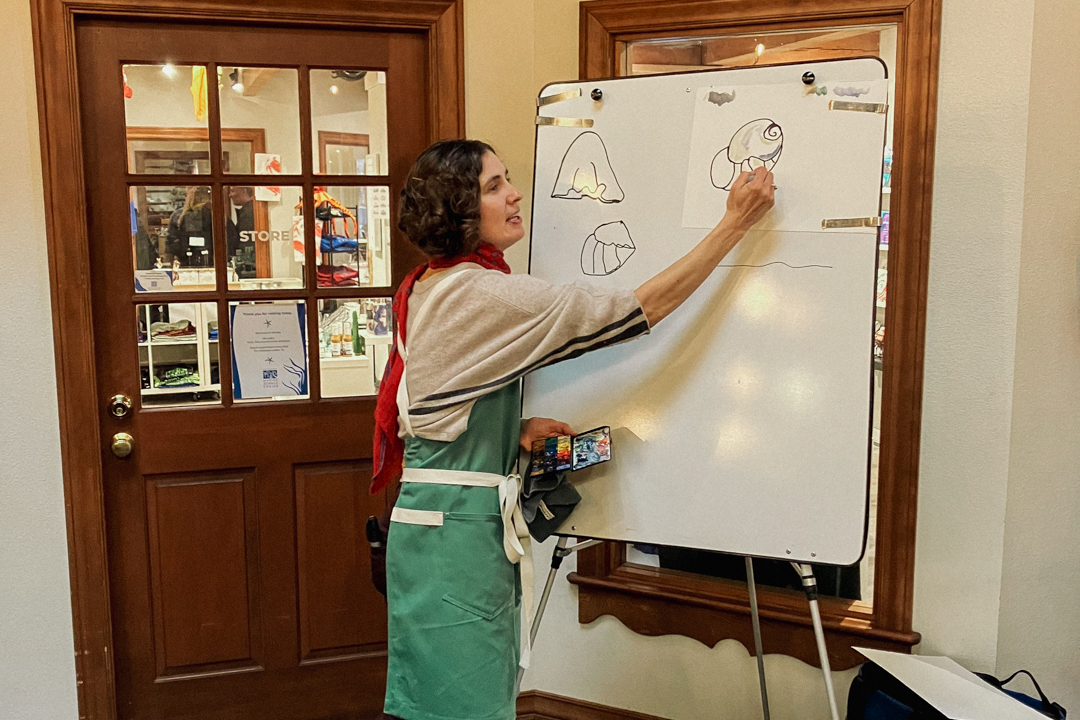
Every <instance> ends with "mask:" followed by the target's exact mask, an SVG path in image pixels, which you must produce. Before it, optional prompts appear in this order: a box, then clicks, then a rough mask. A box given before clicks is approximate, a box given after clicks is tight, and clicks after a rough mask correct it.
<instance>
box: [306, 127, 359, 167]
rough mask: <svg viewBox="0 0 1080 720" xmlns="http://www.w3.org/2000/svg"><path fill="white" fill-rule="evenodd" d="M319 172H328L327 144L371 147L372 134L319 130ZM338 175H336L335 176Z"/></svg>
mask: <svg viewBox="0 0 1080 720" xmlns="http://www.w3.org/2000/svg"><path fill="white" fill-rule="evenodd" d="M317 134H318V137H319V172H320V173H321V174H324V175H325V174H326V146H327V145H349V146H352V147H366V148H368V150H370V149H371V136H370V135H364V134H363V133H349V132H333V131H332V130H319V131H318V133H317ZM334 177H336V176H334Z"/></svg>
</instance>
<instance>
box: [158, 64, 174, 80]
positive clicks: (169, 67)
mask: <svg viewBox="0 0 1080 720" xmlns="http://www.w3.org/2000/svg"><path fill="white" fill-rule="evenodd" d="M161 72H163V73H165V74H166V75H168V76H169V77H176V66H175V65H173V64H172V63H165V64H164V65H162V66H161Z"/></svg>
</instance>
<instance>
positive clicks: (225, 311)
mask: <svg viewBox="0 0 1080 720" xmlns="http://www.w3.org/2000/svg"><path fill="white" fill-rule="evenodd" d="M76 41H77V44H76V52H77V57H78V72H79V87H80V103H81V115H82V128H83V146H84V159H85V167H86V183H85V185H86V188H87V220H88V227H89V242H90V263H91V266H90V283H91V297H92V309H93V323H94V348H95V357H94V362H95V368H96V375H97V378H96V383H97V387H98V388H99V391H100V393H101V394H102V395H103V398H104V399H107V398H109V397H111V396H114V395H117V396H124V397H126V398H129V399H130V400H131V403H132V407H131V409H130V410H129V411H126V412H125V410H124V409H123V407H122V403H121V404H119V405H110V404H109V403H108V402H106V403H103V409H102V413H101V417H100V423H101V429H100V432H101V437H102V438H103V439H104V440H105V443H104V445H105V447H104V448H103V461H102V462H103V468H104V512H105V527H106V544H107V549H108V565H109V568H108V569H109V592H110V598H111V613H112V627H113V646H112V648H111V650H112V652H113V654H114V655H113V661H114V666H115V687H116V698H117V714H118V717H120V718H155V719H157V718H199V719H200V720H212V719H214V718H298V719H299V718H370V717H375V716H377V715H378V714H379V712H380V710H381V706H382V698H383V691H384V684H385V673H386V662H385V647H386V645H385V642H386V610H385V604H384V601H383V598H382V597H381V596H380V595H378V593H376V592H375V590H374V589H373V588H372V586H371V584H370V581H369V579H368V573H369V567H368V560H367V543H366V541H365V539H364V533H363V525H364V521H365V520H366V518H367V517H368V516H369V515H372V514H378V513H379V512H380V511H381V509H382V503H383V502H384V499H383V498H382V497H378V498H372V497H370V496H369V495H368V492H367V488H368V484H369V482H370V478H371V461H370V456H371V450H370V446H371V440H370V439H371V435H372V428H373V426H372V412H373V408H374V398H373V397H372V395H371V392H372V388H373V387H374V385H375V383H376V382H377V380H378V377H379V375H380V374H381V373H380V371H381V369H382V368H381V367H376V362H375V355H376V352H375V351H376V350H378V349H380V348H385V345H386V343H387V342H388V338H387V335H386V334H385V333H383V332H380V330H381V328H380V327H374V328H373V329H370V330H369V329H368V328H367V325H368V323H367V319H368V318H367V315H366V314H365V308H368V309H370V308H372V307H376V308H377V307H380V306H381V301H382V300H383V299H385V298H388V297H389V296H391V295H392V292H393V287H392V285H394V284H396V283H397V282H398V281H399V280H400V278H401V277H402V276H403V275H404V274H405V272H407V270H408V269H410V268H411V267H412V266H413V265H414V264H415V263H416V262H417V261H418V259H419V258H418V257H417V255H416V253H415V252H414V251H412V250H410V249H409V248H408V247H407V246H406V244H405V243H404V241H403V240H402V239H401V238H400V237H398V235H397V233H394V234H393V235H391V233H390V231H389V222H388V217H382V216H378V215H376V214H374V213H372V212H366V213H360V214H361V215H362V217H361V218H360V219H361V224H360V226H359V228H357V229H355V230H353V233H352V234H353V236H354V237H353V238H352V239H353V240H354V241H355V244H354V246H352V247H353V249H352V251H351V253H343V254H325V255H324V254H322V253H321V252H319V247H318V246H317V238H316V233H317V231H318V230H319V229H320V228H321V227H322V224H321V223H320V222H319V221H318V220H317V219H316V218H315V217H314V212H315V209H316V207H315V202H314V201H313V197H314V196H315V193H316V188H327V189H328V190H329V191H330V192H331V193H337V194H338V195H340V196H342V197H350V198H353V200H351V201H350V202H352V203H353V204H352V205H351V206H347V207H351V208H352V211H350V214H353V215H355V214H356V213H358V212H359V209H358V208H359V207H360V205H361V203H360V202H357V201H356V200H355V198H356V197H357V196H361V197H366V198H367V199H368V200H369V202H367V203H366V206H365V209H367V208H370V207H371V202H370V199H371V198H373V197H378V198H386V197H391V198H392V197H394V195H395V193H396V191H398V190H400V187H401V185H402V183H403V180H404V176H405V174H406V173H407V171H408V168H409V165H410V163H411V161H412V159H414V158H415V157H416V155H417V154H418V153H419V152H420V151H421V150H422V149H423V148H424V147H425V146H426V144H427V143H428V141H429V139H430V137H431V130H430V128H429V126H428V123H429V118H430V117H431V116H432V113H430V112H429V110H428V107H427V104H428V97H429V87H428V83H429V82H430V78H429V76H428V75H427V73H428V70H427V53H428V48H427V44H426V42H425V41H424V38H423V37H422V36H421V35H419V34H412V33H409V32H394V33H391V32H362V31H351V30H345V29H319V30H313V29H302V28H288V27H281V26H278V27H264V28H249V27H238V26H233V27H227V26H226V27H222V26H216V27H215V26H200V25H195V24H183V25H181V24H171V25H170V24H151V23H130V24H124V23H117V22H105V21H88V22H85V23H80V25H79V27H78V29H77V34H76ZM200 68H201V70H200ZM219 69H220V72H219ZM342 71H345V72H342ZM234 72H235V76H234ZM338 78H340V84H341V86H344V85H345V84H346V83H351V85H350V87H349V88H345V87H338V86H337V85H332V84H331V85H327V83H333V82H338V80H337V79H338ZM365 78H366V80H365ZM245 81H246V82H245ZM357 82H360V83H363V84H364V87H365V88H366V90H364V92H365V93H366V94H367V99H366V100H365V102H363V103H361V102H359V101H357V103H355V104H354V105H353V106H349V105H348V104H347V103H345V104H344V105H343V104H342V103H341V102H338V100H337V99H333V102H335V103H338V104H337V105H335V106H333V107H330V106H328V105H327V106H326V107H329V109H326V107H324V105H326V104H327V103H328V102H330V100H328V99H327V98H326V97H323V95H322V94H320V93H323V91H324V90H326V92H328V93H332V94H334V95H335V96H338V95H340V94H341V93H343V92H344V93H345V94H346V95H348V94H349V93H352V94H353V96H354V97H356V98H360V97H362V96H361V94H360V93H361V91H360V86H358V85H356V84H355V83H357ZM255 85H257V86H258V88H260V90H259V92H255V93H252V92H248V91H250V90H251V88H252V87H253V86H255ZM203 88H205V90H203ZM327 88H329V89H327ZM335 88H336V89H335ZM233 92H234V93H235V95H229V93H233ZM260 93H265V95H260ZM275 93H276V94H275ZM125 94H127V95H128V97H126V98H125ZM292 98H295V101H293V100H292ZM366 103H370V105H368V104H366ZM361 105H364V107H361ZM350 107H352V109H349V108H350ZM140 114H141V115H155V114H156V117H155V118H154V119H152V120H151V121H147V120H146V119H145V117H142V116H141V115H140ZM151 124H152V125H155V126H163V125H170V124H171V125H175V126H178V127H179V126H184V127H189V126H193V125H194V126H198V127H204V128H206V134H205V138H206V140H205V141H198V142H194V143H189V146H190V147H189V150H191V151H192V152H196V153H202V154H203V156H204V157H205V158H206V159H207V160H208V163H187V164H185V167H191V168H195V170H194V172H195V173H199V168H200V166H201V167H203V168H205V167H207V166H208V167H209V169H210V171H209V174H205V173H199V174H167V175H166V174H162V175H150V174H146V173H140V172H137V168H136V167H135V166H134V164H133V163H131V162H130V158H131V157H132V156H133V151H132V148H131V146H130V145H129V143H130V142H131V141H130V140H129V138H128V137H127V133H126V132H125V128H126V127H129V126H130V127H138V126H145V125H151ZM365 124H366V125H368V126H370V128H372V129H370V130H369V132H370V133H371V135H372V136H373V142H372V145H373V147H372V150H375V147H374V146H375V139H376V138H379V137H381V143H382V144H381V146H379V149H378V151H377V154H378V157H375V158H374V159H373V160H372V162H370V163H368V167H369V173H368V174H365V175H353V176H335V177H333V178H328V177H325V176H320V174H319V167H318V164H317V159H316V158H315V157H314V154H315V152H316V151H317V150H314V149H313V148H317V147H318V145H317V139H316V140H315V141H313V135H314V133H315V132H317V130H318V129H320V126H323V129H329V130H337V131H349V130H350V129H356V126H357V125H365ZM256 126H259V127H263V128H264V129H266V131H267V133H266V145H267V147H266V152H267V153H268V154H270V155H272V156H276V157H277V162H278V164H279V166H282V167H281V170H282V173H283V174H280V175H274V176H273V177H270V176H268V175H265V174H238V173H236V172H232V173H230V172H229V168H228V166H227V164H226V163H225V162H224V161H223V157H225V155H226V154H227V152H228V150H229V148H228V147H227V145H228V143H227V142H226V143H225V146H224V147H223V138H222V128H225V130H226V131H228V129H229V127H256ZM387 129H389V132H387ZM380 133H381V134H380ZM179 134H183V133H179ZM225 139H226V141H227V139H228V138H225ZM262 160H265V161H266V164H267V165H268V166H272V165H273V163H274V158H273V157H270V158H265V157H264V158H262ZM372 171H374V172H377V173H379V174H374V172H372ZM274 191H276V192H277V195H276V196H275V194H274ZM392 191H393V192H392ZM290 193H291V194H290ZM148 196H149V197H150V198H151V199H152V200H153V201H154V202H157V203H158V206H156V208H154V207H150V206H148V205H145V204H142V205H141V204H140V203H146V202H148V201H147V200H146V198H147V197H148ZM72 202H76V199H75V198H72ZM252 205H253V206H255V210H256V211H257V213H256V214H259V213H261V216H262V217H263V218H268V220H264V221H263V222H268V223H269V227H270V230H269V231H263V230H261V229H259V228H257V227H256V228H253V229H252V230H245V229H244V222H251V221H250V220H245V218H246V217H248V213H249V211H250V206H252ZM384 214H385V215H388V213H384ZM356 219H357V218H356V217H354V220H356ZM358 230H359V232H358ZM335 232H338V231H337V230H335ZM244 233H248V235H246V236H245V235H244ZM357 235H363V237H356V236H357ZM236 238H241V239H240V240H237V239H236ZM244 238H246V239H244ZM237 242H263V243H266V244H267V245H266V248H267V249H268V251H269V256H270V257H271V260H272V263H271V265H272V267H270V268H264V269H263V270H261V271H260V272H263V275H262V276H260V277H257V278H251V279H244V278H240V277H238V275H237V274H236V273H235V272H234V267H235V258H232V257H230V255H231V254H232V253H233V246H234V245H235V244H236V243H237ZM167 248H171V249H167ZM241 251H242V248H241V249H238V250H236V252H235V255H236V257H239V256H240V254H241ZM140 253H142V254H141V255H140ZM155 253H156V255H155ZM319 262H321V263H323V265H322V266H321V269H320V268H319V267H317V263H319ZM331 262H332V263H335V268H337V267H338V266H339V265H340V267H342V268H350V272H341V273H338V272H337V271H336V270H335V272H331V273H328V274H327V277H330V278H332V280H331V281H329V282H330V286H327V287H324V286H323V284H322V283H320V282H319V281H318V280H317V278H318V277H319V276H320V272H321V271H322V270H325V269H326V267H327V264H328V263H331ZM148 263H149V264H148ZM365 263H371V264H377V263H381V265H379V268H380V271H379V272H376V271H375V270H376V269H375V268H374V265H371V266H370V267H368V268H363V267H362V266H363V265H364V264H365ZM147 268H150V269H147ZM358 269H366V270H367V272H366V273H364V272H356V271H357V270H358ZM377 278H383V279H384V282H383V284H382V285H381V286H379V285H374V284H373V283H374V282H376V279H377ZM339 280H340V282H339ZM71 281H74V279H71ZM331 317H341V318H345V320H346V324H347V321H348V320H351V319H354V318H355V320H356V321H357V324H358V330H357V335H358V341H357V342H356V343H355V344H354V349H355V350H356V353H355V354H353V355H352V356H351V357H349V358H345V357H340V358H335V357H320V355H321V354H323V353H327V352H329V350H330V348H329V346H330V344H331V343H328V342H324V339H326V340H329V339H330V338H329V337H328V333H327V332H326V330H327V328H326V327H324V325H326V324H327V323H329V321H330V318H331ZM256 320H258V322H259V323H260V325H259V327H258V328H256V327H255V326H254V324H253V323H255V321H256ZM264 321H265V327H266V328H270V327H271V326H272V324H273V323H279V322H283V323H284V324H285V329H284V330H274V332H276V333H279V334H281V336H280V337H277V338H276V339H275V337H271V336H268V335H267V333H269V332H270V331H269V330H266V332H263V326H262V325H261V323H263V322H264ZM274 327H278V326H277V325H274ZM335 327H336V328H338V329H340V327H341V326H340V325H338V326H335ZM349 329H350V330H351V328H349ZM359 337H364V338H365V342H364V343H360V342H359ZM275 343H276V344H275ZM338 345H339V346H341V343H340V342H339V343H338ZM219 348H220V349H219ZM324 348H325V350H324ZM278 351H280V352H278ZM276 355H280V356H281V357H278V358H277V359H275V358H274V356H276ZM256 356H257V357H256ZM264 356H265V362H266V366H264V367H256V366H253V364H252V363H253V362H254V361H255V360H257V361H258V362H259V363H261V362H263V361H264ZM282 357H288V362H289V365H288V366H287V368H286V369H288V368H292V369H294V370H295V371H296V373H297V375H296V376H295V377H293V376H288V377H278V376H277V374H276V373H277V372H278V370H279V366H280V363H282V362H284V361H283V360H282V359H281V358H282ZM379 359H382V356H380V358H379ZM331 374H333V376H334V377H335V379H336V384H335V387H336V388H337V390H336V391H335V392H334V393H332V394H333V395H335V396H338V397H334V398H324V397H323V393H322V392H321V390H322V388H323V386H324V383H323V382H322V380H323V379H324V376H325V377H329V376H330V375H331ZM282 375H288V374H287V373H282ZM342 378H344V382H342ZM341 388H344V391H342V390H341ZM350 388H354V389H355V392H350V390H349V389H350ZM342 395H344V397H340V396H342ZM113 409H115V410H116V413H117V414H118V415H119V416H117V415H116V414H113V412H112V410H113ZM124 434H126V435H127V436H130V438H131V441H130V442H131V444H132V445H133V451H132V452H131V453H130V454H129V455H127V456H126V457H120V456H118V455H117V454H116V452H119V453H120V454H122V453H123V450H124V449H125V442H124V440H125V438H124ZM110 439H114V440H115V442H114V443H113V448H114V449H115V451H110Z"/></svg>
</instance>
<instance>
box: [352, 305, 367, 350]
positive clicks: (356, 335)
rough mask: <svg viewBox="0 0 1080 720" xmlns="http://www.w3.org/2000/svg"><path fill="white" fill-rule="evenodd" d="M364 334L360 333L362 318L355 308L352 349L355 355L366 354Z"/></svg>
mask: <svg viewBox="0 0 1080 720" xmlns="http://www.w3.org/2000/svg"><path fill="white" fill-rule="evenodd" d="M364 347H365V346H364V336H363V335H361V334H360V319H359V317H358V316H357V314H356V311H355V310H353V313H352V349H353V355H356V356H360V355H363V354H364Z"/></svg>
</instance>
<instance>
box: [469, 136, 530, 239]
mask: <svg viewBox="0 0 1080 720" xmlns="http://www.w3.org/2000/svg"><path fill="white" fill-rule="evenodd" d="M520 203H521V193H519V192H518V189H517V188H516V187H514V186H513V185H511V184H510V176H509V174H508V173H507V171H506V166H504V165H503V164H502V161H501V160H499V158H498V156H497V155H495V153H493V152H489V153H486V154H485V155H484V167H483V169H482V170H481V171H480V241H481V242H486V243H490V244H492V245H494V246H495V247H497V248H499V249H500V250H506V249H507V248H508V247H510V246H511V245H513V244H514V243H516V242H517V241H518V240H520V239H521V238H523V237H525V227H524V226H523V225H522V223H521V207H520Z"/></svg>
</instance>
